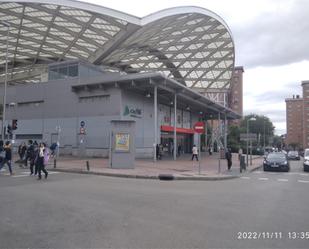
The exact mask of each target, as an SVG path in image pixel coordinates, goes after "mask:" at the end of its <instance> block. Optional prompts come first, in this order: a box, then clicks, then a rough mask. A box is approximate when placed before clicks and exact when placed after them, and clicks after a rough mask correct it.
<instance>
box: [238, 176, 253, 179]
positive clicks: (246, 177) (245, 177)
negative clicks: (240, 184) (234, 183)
mask: <svg viewBox="0 0 309 249" xmlns="http://www.w3.org/2000/svg"><path fill="white" fill-rule="evenodd" d="M240 178H241V179H251V178H250V177H248V176H242V177H240Z"/></svg>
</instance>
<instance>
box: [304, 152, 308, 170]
mask: <svg viewBox="0 0 309 249" xmlns="http://www.w3.org/2000/svg"><path fill="white" fill-rule="evenodd" d="M304 171H309V149H305V152H304Z"/></svg>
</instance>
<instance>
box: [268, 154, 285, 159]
mask: <svg viewBox="0 0 309 249" xmlns="http://www.w3.org/2000/svg"><path fill="white" fill-rule="evenodd" d="M267 159H286V157H285V155H284V154H283V153H271V154H269V155H268V156H267Z"/></svg>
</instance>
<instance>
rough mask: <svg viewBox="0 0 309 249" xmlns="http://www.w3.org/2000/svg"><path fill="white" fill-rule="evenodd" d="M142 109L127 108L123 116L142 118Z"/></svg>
mask: <svg viewBox="0 0 309 249" xmlns="http://www.w3.org/2000/svg"><path fill="white" fill-rule="evenodd" d="M142 115H143V114H142V109H139V108H133V107H129V106H127V105H126V106H125V108H124V112H123V116H129V117H133V118H141V117H142Z"/></svg>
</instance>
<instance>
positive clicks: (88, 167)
mask: <svg viewBox="0 0 309 249" xmlns="http://www.w3.org/2000/svg"><path fill="white" fill-rule="evenodd" d="M86 167H87V170H88V171H89V170H90V166H89V161H86Z"/></svg>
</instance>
